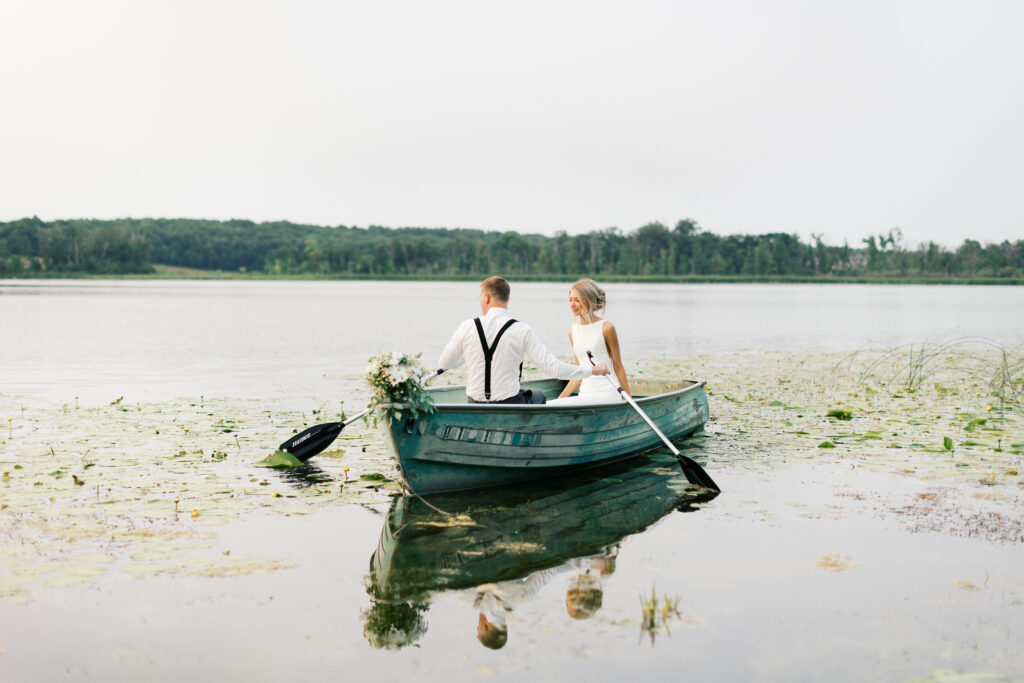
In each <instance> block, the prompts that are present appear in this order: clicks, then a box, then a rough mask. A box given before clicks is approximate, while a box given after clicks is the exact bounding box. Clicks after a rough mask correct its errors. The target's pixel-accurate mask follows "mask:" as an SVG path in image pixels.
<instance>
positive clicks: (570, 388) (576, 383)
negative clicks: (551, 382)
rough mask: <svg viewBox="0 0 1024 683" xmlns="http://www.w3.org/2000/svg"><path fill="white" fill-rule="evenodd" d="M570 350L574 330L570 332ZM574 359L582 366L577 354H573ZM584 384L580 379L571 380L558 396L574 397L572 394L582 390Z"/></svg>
mask: <svg viewBox="0 0 1024 683" xmlns="http://www.w3.org/2000/svg"><path fill="white" fill-rule="evenodd" d="M569 348H570V349H571V348H572V330H569ZM573 358H574V359H575V360H576V365H579V364H580V359H579V358H576V355H575V354H573ZM582 383H583V380H579V379H571V380H569V383H568V384H566V385H565V389H562V393H560V394H559V395H558V398H566V397H568V396H572V393H573V392H574V391H576V390H577V389H579V388H580V384H582Z"/></svg>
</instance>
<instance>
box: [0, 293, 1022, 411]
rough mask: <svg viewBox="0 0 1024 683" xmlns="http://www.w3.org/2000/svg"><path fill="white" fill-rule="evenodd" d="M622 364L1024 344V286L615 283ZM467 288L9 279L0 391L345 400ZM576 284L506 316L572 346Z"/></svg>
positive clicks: (438, 338)
mask: <svg viewBox="0 0 1024 683" xmlns="http://www.w3.org/2000/svg"><path fill="white" fill-rule="evenodd" d="M606 291H607V294H608V301H609V305H608V311H607V317H608V319H609V320H612V321H614V322H615V323H616V326H617V329H618V331H619V338H620V341H621V345H622V350H623V357H624V359H625V360H626V361H629V360H631V359H644V358H661V357H669V358H672V357H681V356H686V355H690V354H694V353H715V352H720V351H731V350H737V349H750V350H759V351H760V350H794V349H857V348H863V347H889V346H898V345H902V344H909V343H921V342H927V341H936V340H939V339H953V338H962V337H976V338H981V339H985V340H990V341H992V342H995V343H998V344H1003V345H1015V344H1020V343H1022V342H1024V287H966V286H951V287H937V286H887V285H777V284H772V285H759V284H695V285H671V284H610V285H607V287H606ZM477 292H478V286H477V283H473V282H460V283H452V282H276V281H274V282H245V281H152V280H145V281H95V280H87V281H67V280H64V281H60V280H57V281H26V280H0V350H2V354H0V392H3V393H11V394H31V395H46V396H49V397H52V398H54V399H61V400H68V399H70V398H71V397H73V396H80V397H82V398H83V399H85V398H86V397H95V398H97V399H101V398H106V397H113V396H120V395H126V394H127V395H128V396H129V397H130V398H131V399H135V400H147V399H158V398H174V397H178V396H199V395H206V396H224V397H248V398H261V397H271V396H274V397H281V396H294V397H295V398H296V400H300V399H301V400H302V401H304V402H309V401H324V400H332V401H333V400H336V399H337V392H338V384H337V381H336V380H337V378H339V377H345V376H352V375H357V374H359V373H361V372H362V370H363V368H364V367H365V365H366V360H367V358H369V356H370V355H372V354H374V353H376V352H377V351H381V350H392V349H398V350H401V351H404V352H408V353H422V354H423V359H424V361H425V362H426V363H427V364H428V365H430V364H432V363H433V362H434V360H435V359H436V358H437V357H438V356H439V355H440V352H441V350H442V348H443V347H444V344H445V342H446V341H447V340H448V337H449V335H450V334H451V332H452V330H454V328H455V327H456V325H458V323H459V322H461V321H462V320H464V319H465V318H468V317H472V316H474V315H477V314H478V313H479V311H478V308H477V306H478V304H477ZM567 296H568V294H567V287H566V286H565V285H562V284H554V283H521V284H514V286H513V292H512V301H511V304H510V311H511V312H512V314H513V315H514V316H517V317H519V318H520V319H522V320H523V321H525V322H528V323H529V324H530V325H531V326H532V327H533V328H534V329H535V330H536V331H537V333H538V334H539V335H540V337H541V339H543V340H544V341H545V342H546V343H547V344H548V346H549V348H551V349H552V351H554V352H555V353H556V355H559V356H561V357H565V356H567V355H568V352H569V344H568V338H567V336H566V335H567V331H568V328H569V326H570V324H571V322H572V320H571V318H570V314H569V311H568V306H567V303H566V300H567Z"/></svg>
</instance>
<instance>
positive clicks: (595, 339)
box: [547, 320, 623, 406]
mask: <svg viewBox="0 0 1024 683" xmlns="http://www.w3.org/2000/svg"><path fill="white" fill-rule="evenodd" d="M605 322H607V321H605V320H598V321H596V322H592V323H590V324H589V325H580V324H576V325H573V326H572V329H571V330H570V332H571V334H572V350H573V353H575V354H576V358H577V360H579V362H580V365H589V364H590V359H589V358H587V351H590V353H592V354H593V355H594V362H595V363H604V364H605V365H606V366H607V367H608V373H609V374H608V375H605V376H591V377H586V378H584V379H583V380H582V381H581V382H580V389H579V393H578V394H577V395H576V396H569V397H566V398H556V399H552V400H550V401H548V402H547V405H549V406H550V405H555V406H565V405H587V404H600V403H619V402H620V401H622V400H623V399H622V397H621V396H619V392H618V390H617V387H618V386H619V379H618V378H617V377H616V376H615V371H614V369H613V368H612V359H611V356H609V354H608V345H607V344H605V341H604V324H605ZM606 377H610V378H611V380H612V381H611V382H609V381H608V380H607V379H606ZM612 382H614V386H612Z"/></svg>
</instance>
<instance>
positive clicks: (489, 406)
mask: <svg viewBox="0 0 1024 683" xmlns="http://www.w3.org/2000/svg"><path fill="white" fill-rule="evenodd" d="M554 379H556V378H553V377H547V378H542V379H539V380H529V381H530V382H533V381H536V382H544V381H550V380H554ZM645 381H665V382H668V381H672V380H645ZM682 381H685V382H693V384H691V385H690V386H688V387H683V388H681V389H674V390H672V391H666V392H665V393H663V394H653V395H651V396H642V397H640V398H634V399H633V400H634V401H636V403H637V405H641V406H642V405H644V404H646V403H654V402H656V401H662V400H664V399H667V398H672V397H674V396H681V395H683V394H685V393H688V392H691V391H697V390H698V389H701V388H703V387H704V386H706V385H707V380H703V379H684V380H682ZM524 383H525V382H524ZM454 389H462V390H463V391H465V389H466V385H465V384H454V385H451V386H446V387H434V390H435V391H451V390H454ZM427 391H428V392H429V391H430V390H429V389H428V390H427ZM625 405H628V404H627V402H626V401H621V402H617V403H584V404H581V405H565V406H558V405H548V404H546V403H539V404H534V403H435V404H434V411H433V412H440V413H449V412H492V411H502V412H513V413H518V412H534V411H543V410H547V411H550V412H552V413H554V412H578V411H584V410H588V411H589V410H611V409H619V408H622V406H625ZM380 407H381V408H383V409H385V410H395V411H400V412H404V411H408V409H409V403H408V402H402V403H381V404H380Z"/></svg>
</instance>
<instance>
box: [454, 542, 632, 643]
mask: <svg viewBox="0 0 1024 683" xmlns="http://www.w3.org/2000/svg"><path fill="white" fill-rule="evenodd" d="M617 552H618V546H611V547H609V548H606V549H605V551H604V552H603V553H602V554H600V555H594V556H592V557H586V558H577V559H574V560H572V561H570V562H568V563H566V564H565V565H562V566H561V567H556V568H553V569H544V570H542V571H539V572H534V573H533V574H531V575H529V576H528V577H526V578H524V579H520V580H517V581H502V582H501V583H497V584H494V583H485V584H483V585H481V586H477V588H476V598H475V600H474V602H473V605H474V606H475V607H476V608H477V610H478V611H479V615H478V617H477V627H476V637H477V640H479V641H480V642H481V643H482V644H483V645H484V646H485V647H489V648H491V649H492V650H497V649H499V648H502V647H504V646H505V643H506V642H507V641H508V624H507V616H508V613H509V612H511V611H512V609H513V605H514V604H517V603H522V602H525V601H526V600H527V599H529V598H531V597H533V596H534V595H535V594H536V593H537V592H538V591H539V590H540V589H541V588H542V587H543V586H544V585H545V584H546V583H547V582H548V581H550V580H551V579H552V578H553V577H554V576H555V574H559V573H561V572H563V571H565V570H566V569H575V570H576V574H575V575H574V576H573V577H572V578H571V579H569V588H568V589H567V590H566V592H565V611H566V612H567V613H568V614H569V616H570V617H572V618H573V619H589V618H590V617H592V616H594V614H595V613H596V612H597V610H599V609H600V608H601V603H602V600H603V598H604V588H603V587H602V585H601V580H602V579H603V578H605V577H608V576H611V574H612V573H613V572H614V571H615V556H616V553H617Z"/></svg>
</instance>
